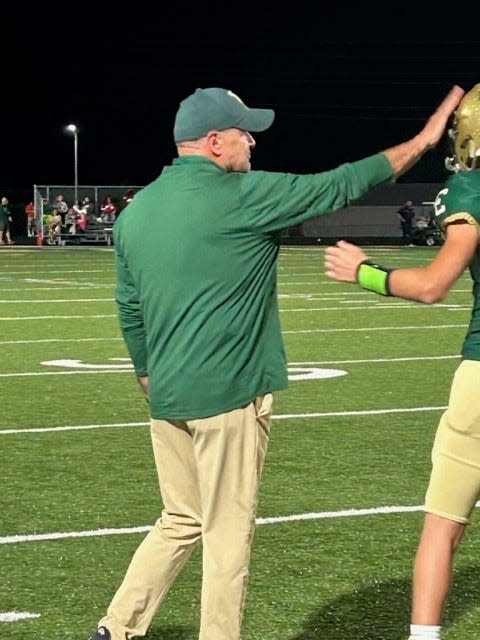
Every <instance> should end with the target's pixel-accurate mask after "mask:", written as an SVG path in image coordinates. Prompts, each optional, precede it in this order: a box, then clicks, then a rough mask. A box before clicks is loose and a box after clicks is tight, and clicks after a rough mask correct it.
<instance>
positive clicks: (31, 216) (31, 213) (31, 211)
mask: <svg viewBox="0 0 480 640" xmlns="http://www.w3.org/2000/svg"><path fill="white" fill-rule="evenodd" d="M25 215H26V216H27V236H28V237H29V238H33V237H34V236H35V233H36V224H35V206H34V204H33V202H29V203H28V204H27V205H26V207H25Z"/></svg>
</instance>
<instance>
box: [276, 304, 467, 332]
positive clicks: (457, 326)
mask: <svg viewBox="0 0 480 640" xmlns="http://www.w3.org/2000/svg"><path fill="white" fill-rule="evenodd" d="M342 311H345V309H344V308H342ZM466 326H467V325H466V324H442V325H440V324H437V325H435V324H432V325H426V324H422V325H403V326H401V327H357V328H355V329H354V328H353V327H345V328H342V329H339V328H335V329H291V330H290V331H282V333H284V334H285V333H335V332H338V333H344V332H347V331H348V332H351V333H353V332H362V331H404V330H405V331H409V330H410V329H428V330H430V329H465V327H466Z"/></svg>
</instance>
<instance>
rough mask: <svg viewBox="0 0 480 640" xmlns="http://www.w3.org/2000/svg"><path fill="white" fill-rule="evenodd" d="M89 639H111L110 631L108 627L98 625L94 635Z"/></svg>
mask: <svg viewBox="0 0 480 640" xmlns="http://www.w3.org/2000/svg"><path fill="white" fill-rule="evenodd" d="M89 640H111V636H110V631H109V630H108V629H107V627H98V629H97V630H96V631H95V633H94V634H93V636H90V638H89Z"/></svg>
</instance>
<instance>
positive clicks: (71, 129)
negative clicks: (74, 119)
mask: <svg viewBox="0 0 480 640" xmlns="http://www.w3.org/2000/svg"><path fill="white" fill-rule="evenodd" d="M66 129H67V131H68V132H69V133H71V134H72V135H73V168H74V188H75V196H74V198H75V204H77V202H78V127H77V125H76V124H68V125H67V127H66Z"/></svg>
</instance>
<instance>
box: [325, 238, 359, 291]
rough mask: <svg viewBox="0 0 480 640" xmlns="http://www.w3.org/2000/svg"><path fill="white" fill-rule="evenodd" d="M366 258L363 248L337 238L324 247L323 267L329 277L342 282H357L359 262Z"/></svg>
mask: <svg viewBox="0 0 480 640" xmlns="http://www.w3.org/2000/svg"><path fill="white" fill-rule="evenodd" d="M366 259H367V256H366V254H365V253H364V252H363V250H362V249H361V248H360V247H358V246H357V245H355V244H351V243H350V242H347V241H346V240H339V241H338V242H337V243H336V244H335V245H334V246H331V247H327V248H326V249H325V268H326V274H327V276H328V277H329V278H333V279H334V280H342V281H343V282H357V271H358V267H359V266H360V263H361V262H363V261H364V260H366Z"/></svg>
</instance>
